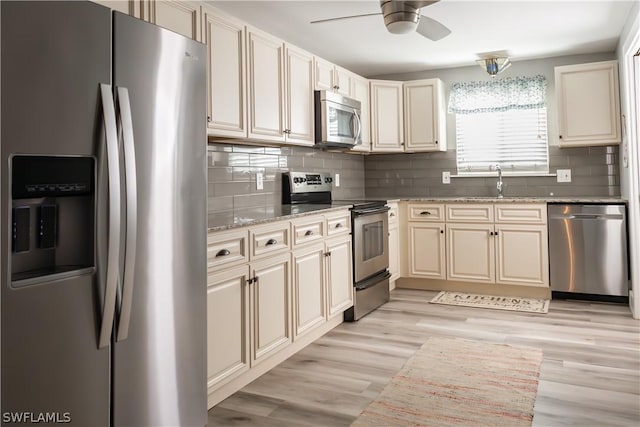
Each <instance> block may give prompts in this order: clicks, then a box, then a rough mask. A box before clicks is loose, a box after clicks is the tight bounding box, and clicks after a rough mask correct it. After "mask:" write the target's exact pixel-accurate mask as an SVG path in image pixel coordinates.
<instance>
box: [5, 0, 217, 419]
mask: <svg viewBox="0 0 640 427" xmlns="http://www.w3.org/2000/svg"><path fill="white" fill-rule="evenodd" d="M0 18H1V27H0V42H1V50H0V52H1V72H0V84H1V86H0V93H1V104H0V108H1V115H0V120H1V122H0V144H1V150H0V151H1V159H0V171H1V175H0V185H1V188H0V201H1V209H0V221H1V222H0V224H1V227H0V238H1V244H0V259H1V267H2V272H1V294H0V298H1V305H0V314H1V317H0V321H1V325H0V326H1V338H2V348H1V360H0V362H1V368H2V370H1V372H0V376H1V383H2V386H1V396H0V400H1V411H0V415H1V416H2V422H3V423H4V424H12V423H15V424H21V425H24V423H25V422H26V423H29V422H39V423H41V424H47V423H51V424H52V423H55V422H68V421H70V424H71V425H77V426H109V425H113V426H136V427H137V426H202V425H205V424H206V422H207V420H206V415H207V414H206V405H207V404H206V193H207V189H206V135H205V129H206V104H205V103H206V99H205V96H206V92H205V91H206V81H205V67H206V65H205V64H206V53H205V49H204V46H203V45H202V44H200V43H197V42H194V41H192V40H189V39H187V38H185V37H183V36H180V35H178V34H175V33H172V32H170V31H167V30H164V29H161V28H159V27H157V26H154V25H151V24H148V23H145V22H142V21H140V20H138V19H134V18H132V17H129V16H126V15H123V14H120V13H112V12H111V11H110V10H109V9H107V8H105V7H103V6H100V5H96V4H94V3H90V2H78V1H69V2H31V1H28V2H11V1H2V2H0Z"/></svg>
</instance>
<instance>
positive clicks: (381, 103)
mask: <svg viewBox="0 0 640 427" xmlns="http://www.w3.org/2000/svg"><path fill="white" fill-rule="evenodd" d="M370 85H371V86H370V87H371V144H372V145H371V151H373V152H375V151H384V152H402V151H404V130H403V127H404V126H403V122H404V120H403V106H402V104H403V103H402V82H394V81H387V80H371V81H370Z"/></svg>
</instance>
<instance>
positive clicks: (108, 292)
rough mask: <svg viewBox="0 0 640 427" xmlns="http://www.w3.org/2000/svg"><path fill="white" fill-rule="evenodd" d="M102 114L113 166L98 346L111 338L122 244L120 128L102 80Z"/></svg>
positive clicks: (109, 93) (110, 98)
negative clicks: (105, 274)
mask: <svg viewBox="0 0 640 427" xmlns="http://www.w3.org/2000/svg"><path fill="white" fill-rule="evenodd" d="M100 94H101V99H102V114H103V118H104V128H105V133H106V141H107V144H106V145H107V168H108V170H109V173H108V176H109V237H108V239H109V240H108V243H107V251H108V252H107V282H106V286H105V294H104V304H103V308H102V325H101V326H100V337H99V339H98V348H103V347H106V346H108V345H109V343H110V342H111V333H112V331H113V318H114V314H115V308H116V293H117V290H118V276H119V273H118V260H119V248H120V226H121V223H120V164H119V154H118V131H117V127H116V111H115V106H114V103H113V94H112V93H111V85H108V84H100Z"/></svg>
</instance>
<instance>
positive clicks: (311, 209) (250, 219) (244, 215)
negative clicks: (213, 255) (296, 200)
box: [207, 203, 351, 232]
mask: <svg viewBox="0 0 640 427" xmlns="http://www.w3.org/2000/svg"><path fill="white" fill-rule="evenodd" d="M350 207H351V206H350V205H348V204H344V203H341V204H326V205H325V204H300V205H277V206H268V207H262V208H246V209H236V210H234V211H232V212H224V213H215V214H210V215H209V216H208V218H207V222H208V231H209V232H213V231H224V230H230V229H232V228H237V227H244V226H246V225H258V224H266V223H269V222H275V221H280V220H287V219H292V218H298V217H303V216H307V215H316V214H323V213H327V212H331V211H337V210H343V209H348V208H350Z"/></svg>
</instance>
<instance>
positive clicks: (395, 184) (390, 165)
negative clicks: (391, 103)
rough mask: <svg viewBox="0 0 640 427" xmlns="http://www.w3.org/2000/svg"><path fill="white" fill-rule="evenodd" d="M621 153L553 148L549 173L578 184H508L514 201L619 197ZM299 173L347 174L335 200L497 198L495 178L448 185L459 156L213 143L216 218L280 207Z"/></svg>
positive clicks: (536, 180) (520, 180)
mask: <svg viewBox="0 0 640 427" xmlns="http://www.w3.org/2000/svg"><path fill="white" fill-rule="evenodd" d="M618 152H619V149H618V147H617V146H609V147H584V148H582V147H581V148H562V149H560V148H558V147H554V146H551V147H549V169H550V172H551V173H555V172H556V170H557V169H571V178H572V182H570V183H558V182H556V177H555V176H531V177H509V176H506V177H505V178H504V183H505V187H504V195H505V196H506V197H509V196H525V197H526V196H540V197H542V196H545V197H546V196H550V195H554V196H603V197H616V196H620V173H619V166H618V165H619V159H618V155H619V154H618ZM290 170H296V171H300V170H302V171H311V172H329V173H332V174H334V175H335V174H336V173H339V174H340V182H341V185H340V187H338V188H335V187H334V189H333V198H334V199H336V200H337V199H359V198H363V197H368V198H395V197H430V196H433V197H439V196H470V197H472V196H477V197H483V196H484V197H486V196H494V195H495V194H496V178H495V177H479V178H457V177H452V178H451V184H442V172H443V171H450V172H451V174H452V175H455V174H456V152H455V150H449V151H446V152H436V153H412V154H372V155H368V156H362V155H358V154H349V153H340V152H329V151H322V150H318V149H314V148H308V147H259V146H255V147H254V146H241V145H230V144H219V143H216V144H209V146H208V172H209V178H208V180H209V190H208V207H209V213H210V214H215V213H218V212H231V211H233V210H234V209H241V208H263V207H272V206H276V205H280V203H281V200H282V173H284V172H287V171H290ZM258 172H261V173H263V174H264V189H262V190H257V188H256V173H258Z"/></svg>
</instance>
